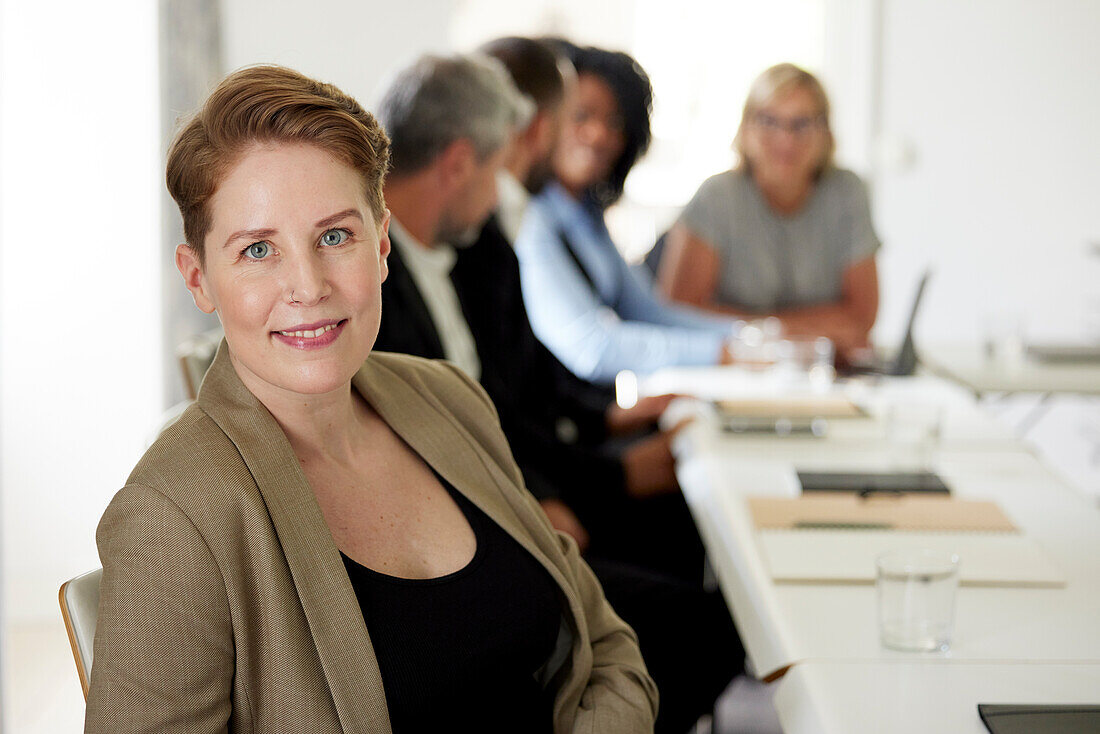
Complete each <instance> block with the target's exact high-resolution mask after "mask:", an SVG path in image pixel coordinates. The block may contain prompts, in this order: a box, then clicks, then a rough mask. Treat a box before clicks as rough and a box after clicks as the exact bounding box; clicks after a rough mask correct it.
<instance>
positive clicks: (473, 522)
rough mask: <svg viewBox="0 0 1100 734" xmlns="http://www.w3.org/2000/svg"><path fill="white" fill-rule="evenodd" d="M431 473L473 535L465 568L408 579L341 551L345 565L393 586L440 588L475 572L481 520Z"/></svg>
mask: <svg viewBox="0 0 1100 734" xmlns="http://www.w3.org/2000/svg"><path fill="white" fill-rule="evenodd" d="M432 473H433V474H435V477H436V479H437V480H439V483H440V484H441V485H442V486H443V488H444V490H446V491H447V494H448V495H449V496H450V497H451V499H453V500H454V502H455V504H456V505H458V509H460V510H461V511H462V515H463V516H464V517H465V518H466V522H467V523H469V525H470V530H471V531H472V532H473V534H474V544H475V548H474V556H473V558H471V559H470V560H469V562H467V563H466V565H465V566H463V567H462V568H460V569H458V570H456V571H451V572H450V573H446V574H443V575H442V576H433V577H431V578H426V579H410V578H405V577H404V576H392V575H390V574H388V573H383V572H382V571H376V570H375V569H373V568H371V567H369V566H364V565H363V564H361V563H359V562H358V561H356V560H355V559H354V558H352V557H351V556H349V555H347V554H346V553H344V552H343V551H340V557H341V558H342V559H343V560H344V563H345V564H347V565H350V566H352V567H353V568H355V569H356V570H357V571H358V572H359V573H361V574H364V575H366V576H368V577H369V578H371V579H373V580H375V581H380V582H382V583H386V584H393V585H395V586H440V585H442V584H448V583H452V582H454V581H460V580H461V579H463V578H465V577H467V576H469V575H470V574H472V573H474V572H475V571H477V569H478V567H479V566H480V565H481V563H482V561H483V560H484V558H485V543H484V542H482V537H481V536H482V526H481V518H480V517H479V516H478V513H476V512H473V511H472V510H471V507H472V505H473V503H472V502H471V501H470V500H469V499H467V498H466V496H465V495H463V494H462V493H461V492H459V491H458V490H457V489H453V488H452V487H451V485H450V483H449V482H446V481H444V480H443V479H442V477H440V476H439V474H436V473H435V471H434V470H433V472H432Z"/></svg>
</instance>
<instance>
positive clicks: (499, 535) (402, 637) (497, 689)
mask: <svg viewBox="0 0 1100 734" xmlns="http://www.w3.org/2000/svg"><path fill="white" fill-rule="evenodd" d="M437 477H438V475H437ZM439 480H440V482H441V483H442V484H443V486H444V487H446V488H447V491H448V492H449V493H450V494H451V497H453V498H454V500H455V502H457V503H458V506H459V507H460V508H461V509H462V512H463V514H464V515H465V516H466V519H467V521H468V522H469V523H470V527H471V528H472V529H473V531H474V536H475V537H476V538H477V550H476V552H475V553H474V557H473V559H472V560H471V561H470V562H469V563H468V564H467V565H466V566H465V567H464V568H461V569H459V570H458V571H455V572H454V573H450V574H447V575H446V576H440V577H438V578H433V579H403V578H397V577H394V576H388V575H386V574H382V573H378V572H377V571H372V570H371V569H369V568H366V567H365V566H361V565H359V564H358V563H356V562H355V561H353V560H351V559H350V558H348V557H347V556H343V554H341V555H342V557H343V559H344V566H345V567H346V568H347V571H348V576H349V577H350V579H351V584H352V586H353V587H354V589H355V595H356V597H358V599H359V606H360V608H361V609H362V610H363V618H364V620H365V621H366V624H367V630H368V631H369V633H370V638H371V643H372V644H373V646H374V652H375V655H376V656H377V658H378V667H379V669H380V670H381V673H382V684H383V687H384V689H385V692H386V703H387V705H388V707H389V714H390V723H391V726H392V728H393V731H394V734H401V733H402V732H405V733H406V734H408V733H409V732H446V731H479V732H520V731H522V732H535V733H538V732H551V731H552V730H553V719H552V707H553V693H552V692H551V691H545V690H543V688H542V686H541V685H540V684H539V683H538V682H537V681H536V680H535V674H536V673H537V672H538V671H539V669H540V668H541V667H542V666H543V665H544V664H545V663H546V661H547V660H548V659H549V658H550V655H551V654H552V653H553V651H554V645H555V643H556V642H557V637H558V629H559V626H560V620H561V604H560V601H559V597H558V594H557V587H556V585H555V584H554V581H553V580H552V579H551V578H550V575H549V574H548V573H547V572H546V570H545V569H544V568H543V567H542V566H541V565H540V564H539V562H538V561H536V560H535V559H534V558H533V557H532V556H531V555H530V554H529V553H528V552H527V551H526V550H524V548H523V547H522V546H521V545H520V544H519V543H517V542H516V541H515V540H514V539H513V538H512V537H511V536H509V535H508V534H507V533H506V532H504V530H503V529H502V528H501V527H500V526H498V525H497V524H496V523H495V522H493V521H492V520H491V519H490V518H489V517H488V516H487V515H485V513H483V512H482V511H481V510H480V509H478V508H477V507H476V506H475V505H474V504H473V503H472V502H470V501H469V500H468V499H466V498H465V497H464V496H463V495H462V494H461V493H459V492H458V491H456V490H455V489H454V487H452V486H451V485H450V484H449V483H448V482H446V481H445V480H443V479H442V478H439Z"/></svg>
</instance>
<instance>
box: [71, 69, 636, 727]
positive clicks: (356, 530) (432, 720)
mask: <svg viewBox="0 0 1100 734" xmlns="http://www.w3.org/2000/svg"><path fill="white" fill-rule="evenodd" d="M388 159H389V141H388V140H387V138H386V135H385V133H384V132H382V130H381V128H380V127H379V125H378V123H377V121H376V120H375V118H374V117H373V116H372V115H371V114H370V113H368V112H365V111H364V110H363V109H362V108H361V107H360V106H359V105H358V104H357V103H356V102H355V100H353V99H352V98H350V97H348V96H347V95H345V94H343V93H342V92H340V90H338V89H336V88H335V87H333V86H331V85H328V84H322V83H320V82H316V81H314V80H312V79H309V78H306V77H304V76H302V75H300V74H298V73H296V72H293V71H291V70H289V69H283V68H280V67H253V68H248V69H244V70H242V71H238V72H235V73H234V74H231V75H230V76H229V77H228V78H226V79H225V80H224V81H223V82H222V83H221V85H219V87H218V88H217V89H216V90H215V91H214V93H213V94H212V95H211V97H210V99H209V100H207V102H206V104H205V105H204V106H203V108H202V110H201V111H200V112H199V114H198V115H197V116H196V117H195V118H194V119H193V120H191V122H189V123H188V124H187V125H186V126H185V127H184V128H183V130H182V131H181V132H180V134H179V135H178V136H177V138H176V140H175V142H174V144H173V145H172V149H171V151H170V152H169V155H168V187H169V190H170V191H171V193H172V196H173V198H174V199H175V200H176V203H177V204H178V205H179V208H180V212H181V214H182V215H183V222H184V232H185V234H186V237H187V244H183V245H180V246H179V247H178V248H177V250H176V264H177V266H178V267H179V270H180V272H181V273H182V275H183V279H184V284H185V285H186V286H187V288H188V290H190V291H191V294H192V295H193V297H194V299H195V303H196V305H197V306H198V307H199V308H200V309H202V310H203V311H206V312H216V313H217V314H218V316H219V318H220V319H221V322H222V326H223V327H224V328H225V341H224V342H223V343H222V345H221V348H220V350H219V352H218V355H217V357H216V359H215V360H214V364H213V366H212V367H211V368H210V371H209V373H208V374H207V376H206V379H205V380H204V381H203V384H202V389H201V390H200V392H199V396H198V400H197V401H196V403H195V404H194V405H192V406H191V407H190V408H188V410H187V411H186V412H185V413H184V414H183V416H182V417H181V418H180V419H179V421H178V422H177V423H176V424H175V425H173V426H172V427H170V428H169V429H167V430H166V431H165V433H164V434H163V435H162V436H161V437H160V438H159V439H158V440H157V441H156V443H154V444H153V446H152V447H151V448H150V449H149V451H148V452H147V453H146V455H145V456H144V457H143V458H142V460H141V461H140V462H139V464H138V465H137V467H136V468H135V469H134V471H133V473H132V474H131V475H130V478H129V480H128V481H127V483H126V486H125V487H123V488H122V489H121V490H120V491H119V492H118V494H117V495H116V496H115V498H114V500H113V501H112V502H111V504H110V506H109V507H108V508H107V511H106V512H105V513H104V515H103V519H102V521H101V522H100V525H99V530H98V532H97V536H96V538H97V541H98V544H99V551H100V556H101V558H102V561H103V581H102V585H101V595H100V605H99V621H98V625H97V628H96V636H95V665H94V667H93V668H92V675H91V688H90V692H89V697H88V709H87V720H86V724H85V730H86V731H88V732H103V733H104V734H106V733H108V732H110V733H111V734H119V733H121V732H150V733H152V732H157V733H158V734H163V733H164V732H292V731H293V732H307V731H308V732H333V733H335V732H371V733H373V734H389V733H390V732H402V731H404V732H419V731H499V732H504V731H508V732H511V731H524V732H555V733H559V734H561V733H564V732H574V731H584V732H589V731H601V732H602V731H613V732H624V734H625V733H626V732H639V731H652V726H653V719H654V715H655V709H656V691H655V689H654V686H653V682H652V681H651V680H650V678H649V675H648V674H647V673H646V669H645V665H644V664H643V662H642V658H641V655H640V653H639V651H638V645H637V640H636V638H635V636H634V634H633V632H632V631H631V629H630V628H629V627H628V626H627V625H625V624H624V623H623V622H622V621H621V620H620V619H619V618H618V617H617V616H616V615H615V613H614V612H613V611H612V610H611V608H610V607H609V606H608V604H607V602H606V601H605V600H604V597H603V594H602V592H601V590H600V587H599V584H598V583H597V582H596V580H595V578H594V577H593V575H592V572H591V571H590V570H589V569H588V567H587V566H586V565H585V564H584V562H583V561H582V560H581V559H580V557H579V556H578V554H577V547H576V544H575V543H574V542H573V541H572V540H570V539H568V538H566V537H564V536H561V535H558V534H556V533H555V532H554V531H553V529H552V528H551V527H550V524H549V523H548V522H547V520H546V517H545V515H543V513H542V511H541V510H540V508H539V506H538V503H536V502H535V500H534V499H533V498H532V497H531V495H530V494H528V492H527V491H526V490H525V489H524V487H523V480H522V478H521V476H520V472H519V469H517V467H516V464H515V462H514V461H513V460H512V455H511V452H510V451H509V449H508V445H507V443H506V441H505V439H504V436H503V435H502V434H501V431H500V426H499V424H498V422H497V417H496V412H495V411H494V409H493V405H492V403H491V402H489V400H488V398H487V397H486V395H485V393H484V392H483V391H482V390H481V389H480V388H479V387H478V386H477V385H476V383H474V382H473V381H472V380H471V379H470V378H469V377H466V376H465V374H464V373H463V372H461V371H460V370H459V369H458V368H456V367H454V366H451V365H449V364H447V363H444V362H433V361H429V360H423V359H417V358H415V357H408V356H404V355H394V354H380V353H379V354H372V353H371V352H372V348H373V345H374V341H375V337H376V335H377V333H378V324H379V317H380V311H381V306H380V303H381V298H380V285H381V282H382V280H384V279H385V277H386V274H387V268H386V258H387V256H388V254H389V252H390V241H389V236H388V234H387V227H388V224H389V218H390V215H389V212H388V211H387V210H386V207H385V202H384V201H383V199H382V180H383V176H384V174H385V171H386V167H387V163H388Z"/></svg>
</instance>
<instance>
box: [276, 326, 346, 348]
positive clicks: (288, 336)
mask: <svg viewBox="0 0 1100 734" xmlns="http://www.w3.org/2000/svg"><path fill="white" fill-rule="evenodd" d="M347 323H348V320H347V319H341V320H340V321H336V322H329V323H326V324H323V325H319V326H314V325H313V324H309V326H314V328H312V329H295V330H293V331H289V330H288V331H273V332H271V336H272V337H273V338H274V339H275V340H276V341H278V342H282V343H283V344H286V345H287V346H289V347H294V348H295V349H322V348H324V347H327V346H328V345H329V344H332V343H333V342H334V341H336V339H337V338H338V337H339V336H340V333H341V332H342V331H343V330H344V327H345V326H347Z"/></svg>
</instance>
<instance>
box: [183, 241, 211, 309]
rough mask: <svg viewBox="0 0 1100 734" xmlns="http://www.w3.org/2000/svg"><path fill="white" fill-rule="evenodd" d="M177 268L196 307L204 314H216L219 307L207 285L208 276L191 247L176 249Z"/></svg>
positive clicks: (184, 246) (184, 245) (185, 245)
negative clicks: (211, 296)
mask: <svg viewBox="0 0 1100 734" xmlns="http://www.w3.org/2000/svg"><path fill="white" fill-rule="evenodd" d="M176 268H177V269H179V271H180V275H182V276H183V284H184V285H185V286H187V290H189V291H191V297H192V298H194V299H195V305H196V306H198V307H199V310H200V311H202V312H203V313H214V311H216V310H217V306H216V305H215V304H214V301H213V299H211V298H210V293H209V288H208V286H207V283H206V274H205V273H204V272H203V270H202V260H201V259H200V258H199V254H198V253H197V252H195V251H194V250H193V249H192V248H191V245H188V244H182V245H178V246H177V247H176Z"/></svg>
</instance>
